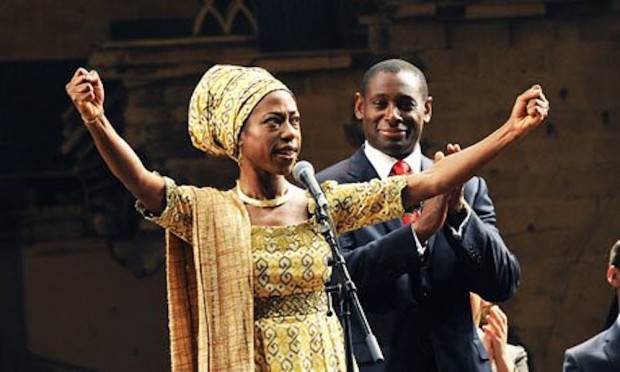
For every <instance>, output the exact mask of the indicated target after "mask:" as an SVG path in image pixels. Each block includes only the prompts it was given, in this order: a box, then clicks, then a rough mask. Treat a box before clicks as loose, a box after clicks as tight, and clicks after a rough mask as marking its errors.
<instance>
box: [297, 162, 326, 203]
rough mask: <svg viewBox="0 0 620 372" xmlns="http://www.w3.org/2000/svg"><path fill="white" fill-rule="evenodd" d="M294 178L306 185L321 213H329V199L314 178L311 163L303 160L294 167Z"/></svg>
mask: <svg viewBox="0 0 620 372" xmlns="http://www.w3.org/2000/svg"><path fill="white" fill-rule="evenodd" d="M293 177H294V178H295V180H296V181H297V182H299V183H300V184H302V185H304V186H305V187H306V189H308V191H310V194H311V195H312V197H313V198H314V200H315V201H316V204H317V206H318V207H319V210H320V211H324V212H325V211H327V205H328V203H327V197H325V193H324V192H323V189H322V188H321V186H320V185H319V183H318V181H317V180H316V177H315V176H314V167H313V166H312V164H310V163H309V162H307V161H305V160H302V161H299V162H297V164H295V167H293Z"/></svg>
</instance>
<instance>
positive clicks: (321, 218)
mask: <svg viewBox="0 0 620 372" xmlns="http://www.w3.org/2000/svg"><path fill="white" fill-rule="evenodd" d="M325 209H326V208H324V207H323V206H321V205H319V204H318V203H317V206H316V211H317V220H318V222H319V225H320V231H321V234H323V237H325V240H326V241H327V243H329V246H330V247H331V250H332V262H331V264H332V266H333V268H334V270H336V271H337V272H338V274H339V275H338V278H339V280H340V281H341V283H339V284H337V285H334V286H330V287H328V288H327V291H328V292H329V291H339V292H340V295H341V296H340V298H341V305H342V318H343V323H344V325H343V328H344V336H345V352H346V358H347V359H346V361H347V371H348V372H353V371H354V369H353V359H354V358H353V336H352V332H351V308H353V310H354V312H355V315H356V316H357V319H358V321H359V323H360V325H361V326H362V329H363V331H364V334H365V335H366V345H367V346H368V350H369V351H370V355H371V356H372V359H373V361H374V362H375V363H379V362H382V361H383V353H381V348H380V347H379V343H378V342H377V338H376V337H375V335H374V334H373V333H372V330H371V329H370V325H369V324H368V320H367V319H366V315H365V314H364V310H363V309H362V305H361V304H360V301H359V298H358V296H357V288H356V287H355V283H353V280H352V279H351V275H350V274H349V270H348V269H347V266H346V264H345V262H344V257H343V256H342V254H341V253H340V243H339V242H338V239H336V236H335V234H334V231H335V229H334V222H333V221H332V218H331V215H330V214H329V212H328V211H327V210H325Z"/></svg>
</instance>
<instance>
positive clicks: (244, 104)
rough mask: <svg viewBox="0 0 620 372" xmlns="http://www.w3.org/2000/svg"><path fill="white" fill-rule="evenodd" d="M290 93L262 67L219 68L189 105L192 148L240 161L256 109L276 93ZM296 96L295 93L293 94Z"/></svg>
mask: <svg viewBox="0 0 620 372" xmlns="http://www.w3.org/2000/svg"><path fill="white" fill-rule="evenodd" d="M280 89H283V90H286V91H289V92H290V90H289V89H288V88H287V87H286V85H284V84H283V83H282V82H281V81H279V80H278V79H276V78H274V77H273V76H272V75H271V74H270V73H269V72H267V71H266V70H265V69H262V68H260V67H241V66H231V65H215V66H213V67H211V68H210V69H209V70H207V72H205V74H204V75H203V76H202V79H200V82H199V83H198V85H196V88H195V89H194V93H193V94H192V98H191V99H190V102H189V109H188V116H189V135H190V137H191V139H192V144H193V145H194V146H195V147H197V148H198V149H200V150H202V151H204V152H206V153H207V154H211V155H216V156H223V155H228V156H230V157H231V158H232V159H234V160H235V161H238V159H239V149H238V146H237V143H238V139H239V132H240V131H241V128H242V127H243V123H244V122H245V120H246V119H247V118H248V116H250V113H251V112H252V110H253V109H254V107H255V106H256V105H257V104H258V102H260V100H261V99H262V98H263V97H265V96H266V95H267V94H269V93H271V92H273V91H274V90H280ZM291 94H292V93H291Z"/></svg>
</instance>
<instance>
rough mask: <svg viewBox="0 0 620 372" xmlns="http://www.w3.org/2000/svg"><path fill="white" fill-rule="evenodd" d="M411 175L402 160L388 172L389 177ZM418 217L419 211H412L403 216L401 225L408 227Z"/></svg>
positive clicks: (407, 166)
mask: <svg viewBox="0 0 620 372" xmlns="http://www.w3.org/2000/svg"><path fill="white" fill-rule="evenodd" d="M409 173H411V167H410V166H409V164H407V163H406V162H405V161H403V160H399V161H397V162H396V164H394V165H393V166H392V170H391V171H390V176H398V175H401V174H409ZM418 217H420V211H419V210H417V209H414V210H413V212H412V213H405V214H403V218H402V220H403V223H404V224H405V225H408V224H410V223H412V222H415V221H416V220H417V219H418Z"/></svg>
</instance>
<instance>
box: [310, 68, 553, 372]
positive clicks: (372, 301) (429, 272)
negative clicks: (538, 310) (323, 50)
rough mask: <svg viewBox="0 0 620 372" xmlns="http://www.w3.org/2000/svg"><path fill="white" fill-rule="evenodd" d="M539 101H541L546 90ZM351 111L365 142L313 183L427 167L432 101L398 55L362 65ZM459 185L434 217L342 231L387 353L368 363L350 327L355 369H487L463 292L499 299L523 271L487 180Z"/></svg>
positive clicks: (426, 214) (427, 212)
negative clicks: (425, 138) (424, 142)
mask: <svg viewBox="0 0 620 372" xmlns="http://www.w3.org/2000/svg"><path fill="white" fill-rule="evenodd" d="M540 99H541V100H543V101H544V102H545V104H546V103H547V102H546V99H545V98H544V96H541V98H540ZM354 112H355V116H356V118H357V119H358V120H360V121H361V124H362V128H363V131H364V135H365V137H366V142H365V143H364V144H363V145H362V146H360V147H359V148H358V149H357V151H356V152H355V153H354V154H353V155H351V156H350V157H349V158H347V159H345V160H343V161H341V162H339V163H337V164H334V165H332V166H330V167H328V168H327V169H325V170H323V171H321V172H320V173H319V174H318V175H317V177H318V178H319V180H320V181H323V180H335V181H337V182H340V183H356V182H367V181H369V180H371V179H375V178H379V179H382V180H385V179H389V178H390V177H391V176H392V175H393V174H398V173H402V172H403V171H405V172H412V173H418V172H422V173H424V172H425V171H427V170H428V169H433V159H430V158H428V157H426V156H424V155H423V154H422V151H421V148H420V140H421V138H422V134H423V130H424V128H425V126H426V125H428V124H429V123H430V122H431V117H432V113H433V98H432V97H431V95H430V94H429V88H428V86H427V82H426V78H425V76H424V74H423V73H422V71H420V70H419V69H418V68H417V67H415V66H413V65H412V64H411V63H409V62H407V61H404V60H400V59H390V60H385V61H382V62H379V63H377V64H375V65H373V66H372V67H370V68H369V69H368V71H367V72H366V73H365V75H364V77H363V79H362V83H361V86H360V91H359V92H357V93H356V94H355V106H354ZM483 116H484V115H483V113H481V117H483ZM452 125H465V124H464V123H453V124H452ZM470 125H474V124H470ZM459 150H460V147H459V146H458V145H454V144H450V145H448V148H447V152H448V153H449V154H450V153H453V152H459ZM463 151H468V149H464V150H460V152H461V153H462V152H463ZM456 155H458V154H456ZM456 155H448V157H447V158H450V157H451V156H456ZM463 183H464V185H463V184H459V185H457V186H456V187H455V188H454V189H453V190H450V192H449V193H448V194H449V195H448V196H447V197H446V198H444V199H443V202H444V206H443V207H445V212H444V214H443V215H442V213H436V212H437V211H438V210H439V211H440V210H442V209H441V208H442V207H441V206H437V201H433V203H426V204H425V206H424V208H423V209H422V212H421V213H419V211H418V212H415V213H413V214H411V215H407V216H405V217H404V218H402V219H401V218H398V219H394V220H392V221H387V222H384V223H380V224H377V225H373V226H368V227H364V228H362V229H359V230H356V231H352V232H349V233H347V234H343V235H341V236H340V238H339V239H340V243H341V246H342V249H343V252H344V256H345V259H346V263H347V267H348V268H349V271H350V272H351V277H352V278H353V280H354V282H355V283H356V284H357V287H358V289H359V293H360V299H361V301H362V304H363V306H364V309H365V310H366V315H367V317H368V321H369V323H370V326H371V328H372V330H373V331H374V332H375V333H376V335H377V338H378V340H379V343H380V346H381V348H382V350H383V352H384V355H385V362H384V363H381V364H376V363H374V361H373V360H372V358H371V357H370V354H369V352H368V349H367V347H366V343H365V338H364V336H365V335H364V334H363V332H362V331H361V330H360V328H359V327H357V326H356V323H354V327H353V334H354V339H355V340H354V341H355V342H354V348H355V353H356V358H357V360H358V362H359V366H360V370H361V371H362V372H375V371H377V372H378V371H403V372H405V371H411V370H412V366H415V370H416V371H420V372H430V371H451V372H463V371H468V372H473V371H490V362H489V358H488V356H487V355H486V351H485V349H484V347H483V346H482V344H481V343H480V340H479V339H478V337H476V335H475V333H476V332H475V329H474V327H473V326H472V316H471V307H470V303H469V292H476V293H479V294H481V295H482V296H484V297H485V298H487V299H489V300H491V301H494V302H499V301H505V300H506V299H508V298H509V297H510V296H512V295H513V294H514V293H515V291H516V290H517V287H518V286H519V283H520V279H521V269H520V266H519V262H518V260H517V258H516V257H515V256H514V255H513V254H512V252H510V250H509V249H508V247H507V246H506V244H505V243H504V240H503V239H502V237H501V235H500V232H499V230H498V228H497V226H496V215H495V208H494V206H493V201H492V200H491V198H490V196H489V191H488V187H487V184H486V182H485V180H484V179H483V178H481V177H477V176H475V177H472V178H471V179H468V180H463ZM429 207H432V208H429Z"/></svg>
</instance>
